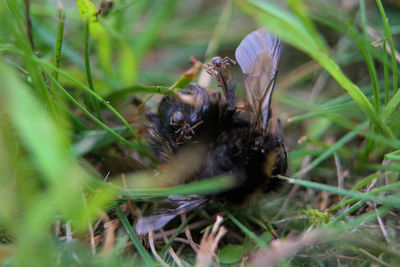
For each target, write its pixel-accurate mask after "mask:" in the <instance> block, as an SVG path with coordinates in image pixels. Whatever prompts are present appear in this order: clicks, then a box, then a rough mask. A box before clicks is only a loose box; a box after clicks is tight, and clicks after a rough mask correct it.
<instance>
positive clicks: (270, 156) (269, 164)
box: [264, 149, 278, 177]
mask: <svg viewBox="0 0 400 267" xmlns="http://www.w3.org/2000/svg"><path fill="white" fill-rule="evenodd" d="M277 156H278V152H277V151H276V149H274V150H273V151H270V152H268V153H267V157H266V158H265V162H264V173H265V174H266V175H267V176H269V177H271V176H272V172H273V171H274V169H275V163H276V157H277Z"/></svg>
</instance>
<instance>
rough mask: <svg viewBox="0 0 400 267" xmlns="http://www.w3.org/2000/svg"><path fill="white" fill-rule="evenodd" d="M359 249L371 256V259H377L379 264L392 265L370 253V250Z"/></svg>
mask: <svg viewBox="0 0 400 267" xmlns="http://www.w3.org/2000/svg"><path fill="white" fill-rule="evenodd" d="M358 251H360V252H361V253H362V254H364V255H365V256H367V257H368V258H370V259H372V260H374V261H376V262H377V263H379V264H382V265H384V266H390V265H389V264H388V263H386V262H384V261H383V260H381V259H379V258H377V257H375V256H374V255H372V254H371V253H369V252H368V251H366V250H365V249H362V248H360V249H358Z"/></svg>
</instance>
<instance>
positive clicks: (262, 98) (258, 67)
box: [235, 28, 282, 131]
mask: <svg viewBox="0 0 400 267" xmlns="http://www.w3.org/2000/svg"><path fill="white" fill-rule="evenodd" d="M281 47H282V45H281V42H280V40H279V39H278V38H276V37H275V36H273V35H271V34H270V33H268V32H267V31H266V30H265V29H263V28H261V29H258V30H256V31H254V32H252V33H250V34H249V35H247V36H246V37H245V38H244V39H243V40H242V42H241V43H240V45H239V46H238V48H237V49H236V52H235V56H236V60H237V62H238V63H239V66H240V68H241V69H242V71H243V73H244V74H245V81H244V83H245V87H246V97H247V101H248V103H249V104H250V107H251V109H252V111H253V113H254V115H255V116H256V124H257V128H258V129H261V130H263V131H265V130H266V128H267V125H268V120H269V117H270V116H271V115H270V113H271V111H270V105H271V97H272V93H273V90H274V85H275V78H276V74H277V72H278V67H279V62H280V58H281Z"/></svg>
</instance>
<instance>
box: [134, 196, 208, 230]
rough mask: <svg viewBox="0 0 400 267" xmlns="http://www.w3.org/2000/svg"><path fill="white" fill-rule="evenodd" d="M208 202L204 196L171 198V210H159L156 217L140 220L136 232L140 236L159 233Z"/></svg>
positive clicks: (169, 202) (168, 201) (167, 201)
mask: <svg viewBox="0 0 400 267" xmlns="http://www.w3.org/2000/svg"><path fill="white" fill-rule="evenodd" d="M206 201H207V198H205V197H203V196H198V195H193V196H170V197H169V198H168V199H167V200H166V203H167V204H169V205H171V207H170V208H165V209H159V210H156V211H155V213H156V214H155V215H151V216H148V217H143V218H140V219H139V220H138V222H137V224H136V227H135V230H136V233H137V234H139V235H144V234H147V233H149V232H150V231H157V230H159V229H161V228H163V227H164V226H165V225H166V224H167V223H169V222H170V221H171V220H173V219H174V218H175V217H176V216H178V215H181V214H185V213H188V212H189V211H192V210H193V209H195V208H197V207H199V206H200V205H202V204H204V203H205V202H206Z"/></svg>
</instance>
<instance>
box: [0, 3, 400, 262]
mask: <svg viewBox="0 0 400 267" xmlns="http://www.w3.org/2000/svg"><path fill="white" fill-rule="evenodd" d="M382 2H383V3H381V1H380V0H377V1H372V0H360V1H345V0H343V1H323V0H319V1H311V0H310V1H306V0H304V1H296V0H287V1H286V2H284V3H283V2H282V1H257V0H245V1H239V0H238V1H208V0H205V1H200V0H199V1H182V0H181V1H179V0H118V1H117V0H115V1H110V0H108V1H107V0H103V1H92V2H91V1H88V0H86V1H84V0H78V1H65V0H64V1H61V0H60V1H50V0H48V1H45V0H40V1H28V0H26V1H22V0H18V1H15V0H2V1H1V3H0V23H1V24H0V25H1V27H0V55H1V57H0V80H1V85H0V241H1V245H0V261H1V262H2V264H3V265H5V266H11V265H26V266H54V265H61V266H63V265H76V266H90V265H95V266H102V265H104V266H110V265H111V264H119V265H129V266H131V265H134V266H136V265H151V266H154V265H163V264H167V265H178V266H186V265H189V266H190V265H195V264H196V262H197V264H198V266H199V264H200V263H204V262H203V261H202V260H205V262H207V259H208V258H207V257H211V258H212V260H213V261H214V262H218V261H219V262H220V264H236V265H238V264H240V263H243V264H245V265H250V264H253V265H255V266H258V265H260V266H267V265H274V264H276V265H281V266H299V265H300V264H303V265H304V266H332V265H337V266H339V265H341V264H343V265H347V266H372V265H373V264H377V265H382V266H389V265H390V266H393V265H395V264H399V262H400V261H399V260H398V259H399V258H400V252H399V244H400V239H399V233H398V232H399V229H400V225H399V221H400V220H399V219H400V216H399V212H398V211H399V208H400V195H399V188H400V182H399V171H400V162H399V161H400V138H399V136H400V119H399V118H400V108H399V104H400V91H399V90H398V88H399V77H400V76H399V74H400V72H399V67H398V63H400V54H398V50H399V48H400V47H399V45H398V44H399V42H400V40H399V33H400V4H399V2H398V1H395V0H393V1H382ZM78 7H79V8H78ZM27 11H28V12H27ZM27 13H28V14H29V15H28V16H27ZM260 26H264V27H265V28H267V29H268V30H269V31H271V32H273V33H276V34H277V35H279V36H280V37H281V39H282V40H283V42H284V48H283V54H282V60H281V66H280V72H279V75H278V80H277V84H276V90H275V94H274V99H273V108H274V110H273V113H274V116H275V117H279V118H280V119H281V120H282V122H283V126H284V132H285V138H286V143H287V146H288V150H289V160H290V162H289V173H288V177H281V178H280V179H285V180H286V181H287V185H286V186H285V187H284V188H282V189H281V190H278V191H277V192H275V193H274V194H271V195H268V196H266V198H265V199H263V200H262V201H260V202H258V203H257V204H256V205H254V206H252V207H249V208H245V209H241V210H237V211H231V212H230V211H229V209H227V208H226V207H224V206H216V207H213V209H212V210H211V211H209V210H208V211H202V212H200V211H195V212H193V213H191V214H188V215H187V216H186V217H185V216H184V217H182V218H180V219H181V220H180V221H179V220H177V221H176V222H175V226H171V227H170V228H168V229H169V230H171V229H174V227H175V228H177V229H178V231H175V230H174V231H167V230H166V232H165V233H164V236H163V235H162V234H160V233H157V234H155V235H154V237H151V238H150V239H148V238H147V237H138V236H137V235H136V234H135V232H134V231H133V228H134V227H133V226H132V225H131V223H132V222H134V221H135V219H136V218H137V216H138V215H140V214H141V212H142V211H144V210H146V207H148V206H150V205H149V204H148V202H155V201H158V200H160V198H162V197H166V196H168V195H171V194H190V193H204V192H209V191H211V190H213V191H215V190H218V189H220V190H222V189H223V188H224V187H225V186H226V180H224V179H215V180H211V181H206V182H204V183H195V184H188V185H185V186H177V187H173V188H169V187H167V188H165V187H162V186H163V184H162V181H158V180H157V177H156V176H154V172H152V171H145V169H146V168H147V169H154V168H155V166H156V162H155V160H154V157H153V156H152V155H151V152H150V151H149V146H148V144H147V142H146V126H148V124H146V123H147V122H146V118H145V112H147V111H154V110H156V108H157V103H158V102H159V101H160V99H161V97H162V95H163V94H173V92H174V91H175V90H180V89H182V87H184V84H187V82H188V80H190V79H192V78H191V77H187V76H185V75H183V74H184V73H185V71H187V70H189V69H190V68H191V66H192V64H191V63H190V58H191V57H195V58H196V59H198V60H201V61H203V62H207V61H208V60H209V59H210V58H212V57H213V56H215V55H220V56H230V57H231V58H234V56H233V55H234V50H235V48H236V47H237V45H238V44H239V42H240V40H241V39H242V38H243V37H244V36H245V35H246V34H248V33H250V32H251V31H253V30H254V29H256V28H258V27H260ZM199 77H200V78H199ZM199 77H194V81H198V79H200V80H202V79H203V82H204V78H205V76H204V74H202V73H201V74H200V75H199ZM177 81H178V83H177ZM206 84H207V82H206ZM209 88H210V89H213V90H217V87H216V84H215V83H211V84H209ZM239 89H240V86H239ZM104 170H107V171H104ZM130 171H136V173H135V172H131V173H129V172H130ZM125 174H126V175H125ZM104 181H105V182H104ZM143 203H144V204H143ZM146 203H147V204H146ZM222 211H223V212H222ZM217 213H218V214H220V215H222V216H223V219H224V221H223V222H222V225H224V227H225V229H226V231H227V232H226V234H225V235H224V236H223V237H222V239H221V240H220V241H219V244H217V243H218V240H217V239H213V240H211V241H212V242H214V243H213V244H214V245H215V246H216V251H215V254H216V257H212V256H213V255H212V253H213V251H210V252H209V253H208V255H206V256H204V255H202V254H201V253H196V250H197V249H198V244H199V243H200V242H201V241H200V238H201V236H202V234H203V231H202V230H204V229H205V228H206V227H207V226H209V225H212V224H213V223H214V222H215V215H216V214H217ZM172 225H173V224H172ZM188 231H189V234H188ZM190 232H191V235H190ZM274 234H276V235H277V236H278V237H279V239H277V240H274V239H273V235H274ZM149 240H150V241H149ZM152 240H153V241H152ZM204 242H205V241H202V242H201V243H202V244H203V246H205V243H204ZM212 242H211V243H212ZM150 247H151V248H150ZM196 257H197V259H196Z"/></svg>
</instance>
